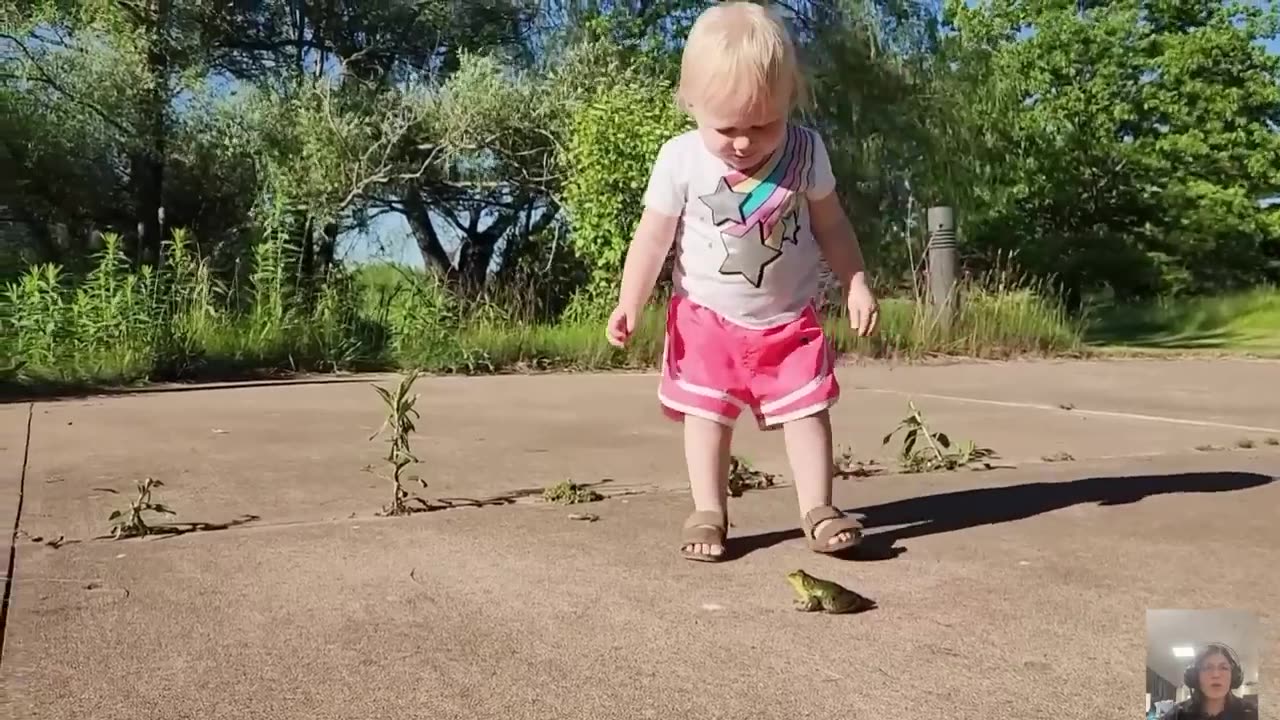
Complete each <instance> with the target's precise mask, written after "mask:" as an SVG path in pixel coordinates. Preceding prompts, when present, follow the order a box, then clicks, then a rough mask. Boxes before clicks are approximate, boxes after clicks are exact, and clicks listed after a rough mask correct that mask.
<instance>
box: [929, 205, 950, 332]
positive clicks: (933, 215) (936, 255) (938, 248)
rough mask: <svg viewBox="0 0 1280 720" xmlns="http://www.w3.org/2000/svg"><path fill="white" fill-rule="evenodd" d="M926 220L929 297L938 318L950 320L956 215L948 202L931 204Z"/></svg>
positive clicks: (945, 321)
mask: <svg viewBox="0 0 1280 720" xmlns="http://www.w3.org/2000/svg"><path fill="white" fill-rule="evenodd" d="M927 219H928V223H929V298H930V301H931V302H932V303H933V308H934V310H935V311H936V312H937V313H938V318H939V319H940V320H941V321H942V322H943V323H950V322H951V318H952V316H953V315H954V313H955V307H956V303H957V302H958V298H957V297H956V215H955V210H954V208H951V207H949V206H941V207H931V208H929V210H928V213H927Z"/></svg>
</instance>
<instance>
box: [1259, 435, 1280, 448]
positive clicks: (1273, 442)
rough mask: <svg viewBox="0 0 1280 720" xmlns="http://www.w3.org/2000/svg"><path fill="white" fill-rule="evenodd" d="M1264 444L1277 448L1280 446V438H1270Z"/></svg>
mask: <svg viewBox="0 0 1280 720" xmlns="http://www.w3.org/2000/svg"><path fill="white" fill-rule="evenodd" d="M1262 442H1264V443H1266V444H1268V445H1270V446H1272V447H1275V446H1276V445H1280V438H1276V437H1269V438H1267V439H1266V440H1263V441H1262Z"/></svg>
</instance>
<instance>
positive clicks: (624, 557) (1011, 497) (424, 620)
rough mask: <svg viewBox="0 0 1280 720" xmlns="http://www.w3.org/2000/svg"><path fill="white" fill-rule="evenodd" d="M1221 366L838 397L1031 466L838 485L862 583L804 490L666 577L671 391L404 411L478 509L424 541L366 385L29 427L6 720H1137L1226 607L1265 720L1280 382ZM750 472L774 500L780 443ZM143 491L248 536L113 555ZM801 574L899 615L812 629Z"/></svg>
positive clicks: (753, 448) (236, 395)
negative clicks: (807, 536) (1258, 663)
mask: <svg viewBox="0 0 1280 720" xmlns="http://www.w3.org/2000/svg"><path fill="white" fill-rule="evenodd" d="M1214 362H1215V363H1216V364H1215V365H1212V366H1210V365H1198V364H1195V363H1190V364H1188V363H1185V362H1168V361H1154V362H1145V361H1144V362H1137V361H1132V362H1130V361H1125V362H1110V363H1008V364H986V363H975V364H957V365H950V366H942V367H915V366H913V367H895V368H891V367H889V366H883V365H871V366H866V367H850V368H845V369H843V370H842V371H841V380H842V382H843V383H844V385H845V387H846V396H845V399H844V400H843V401H842V403H841V405H840V406H838V408H839V409H838V411H837V413H836V417H835V423H836V428H837V433H838V439H837V442H841V443H845V444H851V445H852V446H853V447H854V448H855V450H856V451H857V452H858V454H859V456H860V457H862V458H870V457H876V456H881V457H882V458H883V459H885V460H886V461H887V457H885V456H887V455H888V453H886V452H884V451H882V449H881V448H880V447H879V444H878V443H879V437H880V436H881V435H883V434H884V433H885V432H887V431H888V429H889V427H890V426H892V424H893V423H894V422H895V421H896V420H897V419H898V418H900V417H901V416H902V415H904V414H905V410H906V399H907V397H914V398H916V400H917V404H918V405H920V406H921V407H922V408H923V409H924V411H925V414H926V417H927V418H928V419H929V420H931V421H933V422H934V423H936V427H937V428H938V429H942V430H945V431H947V432H948V433H949V434H951V435H952V436H953V437H955V438H958V439H965V438H973V439H975V440H977V441H979V443H980V444H983V445H988V446H991V447H993V448H995V449H996V450H997V451H999V452H1000V454H1001V456H1002V457H1003V458H1004V459H1005V460H1007V461H1009V462H1010V463H1012V464H1015V465H1016V467H1015V468H1014V469H1008V470H997V471H991V472H983V473H974V472H960V473H952V474H944V475H927V476H884V477H877V478H871V479H866V480H842V481H839V482H838V484H837V494H836V499H837V501H838V504H840V505H841V507H844V508H846V509H850V510H857V511H859V512H861V513H863V514H864V515H865V516H866V521H865V522H866V524H867V525H868V527H869V537H868V540H867V545H868V553H867V557H868V558H878V559H879V561H872V560H867V561H862V562H851V561H847V560H840V559H836V558H829V557H820V556H816V555H813V554H812V553H809V552H807V551H806V550H805V549H804V546H803V544H802V541H801V540H800V539H799V534H798V532H797V530H796V524H797V519H798V518H797V508H796V507H795V500H794V494H793V493H792V491H791V489H790V488H789V487H785V486H784V487H778V488H775V489H772V490H767V491H758V492H751V493H748V494H747V495H745V496H744V497H742V498H740V499H735V500H733V501H731V514H732V519H733V521H734V524H735V527H734V529H733V534H734V537H735V538H737V539H738V541H737V543H736V547H737V552H738V554H739V557H738V558H737V559H735V560H733V561H732V562H728V563H724V564H721V565H706V564H693V563H688V562H684V561H682V560H680V559H679V557H678V555H677V554H676V552H675V546H674V544H675V540H676V534H677V532H678V525H679V522H680V521H681V519H682V517H683V515H684V513H686V512H687V511H688V501H687V498H686V496H685V494H684V493H683V491H682V490H683V485H684V479H683V475H682V469H681V465H682V460H681V453H680V447H679V444H678V427H677V426H674V425H671V424H668V423H667V422H666V421H664V420H662V419H661V418H660V417H659V416H657V415H656V408H655V407H654V405H653V403H654V397H653V393H654V378H651V377H644V376H637V375H618V376H606V375H585V376H543V377H494V378H426V379H423V380H421V381H419V386H418V389H419V391H420V392H422V394H423V399H422V400H421V401H420V407H421V410H422V412H423V418H422V420H421V421H420V422H419V428H420V433H419V437H417V438H415V449H416V451H417V453H418V455H419V457H420V458H421V459H422V460H423V461H424V465H423V466H422V467H421V468H420V471H421V472H422V473H423V475H424V477H426V479H427V480H428V481H429V482H430V483H431V487H430V488H429V489H428V490H427V491H425V493H424V494H425V495H426V496H427V497H429V498H432V499H438V498H443V497H449V498H455V502H457V503H460V504H461V503H462V499H463V498H466V499H470V500H473V501H477V502H476V504H478V505H480V507H467V506H460V507H459V508H458V509H454V510H448V511H441V512H433V513H425V514H419V515H416V516H414V517H411V518H405V519H383V518H377V517H373V516H372V513H373V512H374V511H376V509H377V508H378V506H379V505H381V504H382V503H383V502H385V500H386V495H387V492H386V488H385V486H384V485H383V484H382V483H381V482H380V481H378V480H376V479H375V478H373V477H371V476H369V475H367V474H366V473H363V472H361V468H362V467H363V466H364V465H366V464H369V463H376V462H377V461H378V452H379V451H380V450H381V446H380V445H378V444H376V443H371V442H369V441H368V440H367V438H368V435H369V434H370V433H371V432H372V431H373V430H374V429H375V428H376V425H377V423H378V422H379V420H380V417H379V412H380V409H379V406H378V400H377V398H376V396H375V395H374V394H373V392H372V390H371V389H369V388H368V386H367V385H365V384H361V383H344V384H340V385H332V386H317V385H311V386H300V387H289V386H281V387H270V388H260V389H253V388H245V389H225V390H207V391H196V392H182V393H147V394H139V395H133V396H127V397H114V398H109V399H102V398H90V399H84V400H71V401H64V402H56V403H41V404H38V405H37V406H36V407H35V422H34V430H33V436H32V442H31V459H30V463H29V467H28V481H27V495H26V498H25V505H24V510H23V518H22V528H23V530H24V531H25V532H27V533H30V534H32V535H39V536H56V535H64V536H66V538H67V539H68V540H71V541H72V544H68V545H64V546H62V547H61V548H60V549H53V548H50V547H48V546H46V545H42V544H39V543H34V542H30V541H22V542H20V543H19V545H18V548H17V550H18V555H17V572H16V583H15V585H14V605H13V613H12V615H11V618H10V622H9V627H8V628H7V629H6V636H7V640H6V644H5V650H4V657H3V659H2V667H0V676H3V693H4V694H5V696H6V697H5V698H3V702H0V714H2V713H3V712H6V708H8V709H9V710H8V711H10V712H11V713H12V717H14V718H24V719H26V718H30V719H31V720H43V719H45V718H59V719H63V718H66V719H78V718H93V719H95V720H96V719H98V718H124V717H131V718H132V717H157V718H161V717H163V718H418V717H428V718H453V717H457V718H463V717H467V718H489V717H494V718H497V717H515V718H602V717H603V718H633V717H635V718H644V717H653V718H669V717H683V716H688V717H699V718H719V717H723V718H730V717H733V718H739V717H758V718H794V717H815V718H817V717H826V716H828V715H832V714H837V713H838V714H840V715H842V716H849V717H880V716H885V717H891V718H897V717H902V718H908V717H910V718H918V717H949V718H992V717H1010V718H1015V717H1016V718H1022V717H1034V716H1037V715H1039V716H1045V715H1051V716H1055V717H1056V716H1072V717H1091V718H1092V717H1097V718H1113V717H1114V718H1124V717H1130V718H1132V717H1135V716H1136V714H1137V713H1139V712H1140V706H1141V699H1142V693H1143V680H1144V674H1143V673H1144V670H1143V668H1144V660H1143V658H1144V657H1145V647H1144V637H1143V633H1144V630H1145V615H1144V612H1145V609H1146V608H1148V607H1218V606H1231V607H1246V608H1251V609H1253V610H1255V611H1257V612H1259V613H1260V617H1261V620H1262V626H1263V631H1264V635H1265V642H1266V644H1265V646H1264V651H1263V653H1262V656H1263V661H1264V667H1263V669H1262V686H1263V697H1262V707H1263V717H1280V715H1278V714H1277V713H1276V712H1275V707H1276V705H1275V703H1274V701H1272V698H1278V697H1280V683H1277V682H1276V680H1275V678H1274V673H1273V672H1271V670H1270V668H1271V667H1274V662H1275V658H1277V657H1280V655H1278V654H1277V651H1280V642H1278V640H1280V637H1277V635H1276V633H1275V624H1276V615H1275V611H1276V608H1277V607H1280V602H1278V601H1280V579H1278V576H1277V573H1275V572H1274V566H1275V557H1276V553H1277V551H1278V550H1280V530H1277V529H1275V526H1274V519H1275V517H1276V515H1277V513H1276V508H1280V483H1276V482H1274V479H1275V476H1276V475H1277V474H1280V448H1274V447H1271V446H1268V445H1266V444H1265V439H1266V438H1267V437H1270V436H1271V435H1272V433H1271V431H1272V430H1275V432H1274V435H1275V436H1277V437H1280V411H1278V410H1276V409H1274V405H1275V401H1274V400H1268V397H1267V393H1266V391H1265V388H1266V387H1268V386H1269V387H1271V388H1274V387H1276V386H1277V382H1276V380H1277V379H1280V364H1277V363H1270V364H1268V363H1252V362H1245V361H1241V362H1236V361H1214ZM984 377H985V378H986V380H985V381H984V380H983V378H984ZM1268 383H1269V385H1268ZM1272 397H1274V393H1272ZM1060 405H1072V406H1074V409H1073V410H1063V409H1062V408H1061V407H1059V406H1060ZM20 410H21V412H19V411H20ZM17 414H21V415H22V416H23V418H24V420H23V421H24V422H25V407H22V408H19V407H18V406H3V407H0V420H3V421H4V422H5V423H6V424H5V428H6V430H5V431H6V432H9V430H8V429H7V428H8V425H12V424H13V422H12V416H15V415H17ZM1243 438H1251V439H1254V440H1255V441H1256V442H1257V444H1258V447H1257V448H1255V449H1252V450H1224V451H1220V452H1200V451H1196V450H1195V449H1194V448H1195V447H1196V446H1203V445H1210V444H1213V445H1221V446H1224V447H1231V446H1233V445H1234V444H1235V442H1236V441H1237V440H1240V439H1243ZM12 444H13V443H12V442H10V441H9V439H8V435H6V436H5V440H4V442H0V445H3V446H4V447H5V448H6V451H5V452H6V454H5V455H4V456H2V457H0V460H2V461H3V462H5V463H7V464H12V463H11V462H10V455H11V454H12V453H11V449H12V448H11V446H12ZM738 450H739V451H740V452H742V453H743V454H746V455H748V456H749V457H751V458H752V459H753V460H755V461H756V463H757V464H759V465H761V466H763V467H765V468H766V469H769V470H774V471H778V472H783V471H784V470H785V467H786V465H785V456H784V455H783V453H782V447H781V438H780V437H779V434H778V433H769V434H763V435H762V434H759V433H757V432H755V431H754V430H748V431H746V432H744V433H743V437H741V438H740V440H739V445H738ZM1054 452H1068V453H1070V454H1071V455H1073V456H1075V457H1076V458H1077V461H1076V462H1071V463H1054V464H1047V463H1043V462H1040V461H1039V458H1040V457H1041V456H1042V455H1046V454H1050V453H1054ZM146 475H150V476H153V477H157V478H160V479H163V480H164V481H165V482H166V483H167V485H168V487H166V488H163V489H162V490H161V491H160V492H159V493H158V495H159V498H158V499H161V500H163V501H164V502H166V503H169V504H171V505H173V506H174V508H175V509H177V510H178V511H179V513H180V515H179V516H178V517H177V518H176V520H178V521H186V522H204V523H213V524H227V523H235V522H237V521H245V522H243V524H238V525H234V526H233V527H231V528H230V529H227V530H221V531H213V532H197V533H191V534H186V535H180V536H167V537H161V538H154V539H146V540H138V541H132V540H131V541H122V542H111V541H104V540H94V539H93V537H94V536H95V535H98V534H101V533H102V532H103V531H105V529H106V525H105V522H104V521H105V518H106V514H107V513H108V512H109V511H110V509H111V508H113V507H117V506H120V505H122V504H123V503H124V502H125V501H126V500H125V495H123V494H122V495H117V494H115V493H112V492H110V491H112V490H114V491H117V492H121V493H125V494H127V490H128V486H129V484H131V483H132V481H133V480H134V479H135V478H140V477H142V476H146ZM3 477H4V478H5V479H4V480H3V482H4V483H5V485H4V488H3V490H4V494H5V496H6V501H8V500H9V497H8V496H10V495H13V493H14V486H13V485H12V483H11V482H10V481H9V479H8V477H9V476H8V475H7V474H6V475H4V476H3ZM566 478H572V479H574V480H576V481H578V482H599V481H601V480H605V479H608V480H610V482H606V483H603V484H601V485H599V486H598V487H599V488H600V489H601V490H602V491H604V492H606V493H609V494H612V495H614V497H611V498H610V499H608V500H606V501H605V502H602V503H598V504H594V505H591V506H589V507H588V508H587V509H588V510H589V511H590V512H594V513H597V514H599V515H600V516H601V520H600V521H599V522H596V523H584V522H575V521H572V520H569V519H568V518H567V514H568V513H569V512H570V510H567V509H565V508H561V507H555V506H548V505H545V504H541V503H538V502H536V501H535V500H534V498H533V497H532V496H531V495H532V493H533V492H534V491H535V490H537V489H538V488H541V487H542V486H545V485H547V484H549V483H552V482H558V481H559V480H561V479H566ZM95 488H98V489H96V490H95ZM353 514H354V517H352V515H353ZM9 519H10V521H11V520H12V516H11V515H10V517H9ZM76 541H79V542H76ZM796 567H804V568H805V569H807V570H808V571H810V572H811V573H814V574H817V575H819V576H822V577H829V578H832V579H836V580H839V581H841V582H843V583H845V584H847V585H848V586H850V587H852V588H854V589H857V590H858V591H859V592H862V593H863V594H866V595H869V596H871V597H873V598H875V599H876V600H878V601H879V603H880V608H879V609H877V610H875V611H873V612H870V613H866V614H863V615H858V616H843V617H825V616H816V615H806V614H802V613H797V612H794V611H793V610H791V609H790V605H789V603H790V596H789V592H790V591H789V589H788V588H787V586H786V583H785V581H784V580H783V576H784V575H785V573H786V572H788V571H789V570H791V569H794V568H796Z"/></svg>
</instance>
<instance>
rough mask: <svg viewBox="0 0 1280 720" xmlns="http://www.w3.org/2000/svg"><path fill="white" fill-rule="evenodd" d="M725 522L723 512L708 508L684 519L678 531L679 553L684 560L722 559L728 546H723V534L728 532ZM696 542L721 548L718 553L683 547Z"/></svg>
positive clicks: (715, 560) (707, 560)
mask: <svg viewBox="0 0 1280 720" xmlns="http://www.w3.org/2000/svg"><path fill="white" fill-rule="evenodd" d="M727 524H728V522H727V521H726V519H725V514H724V513H718V512H712V511H710V510H702V511H698V512H695V513H693V514H692V515H690V516H689V517H688V519H687V520H685V521H684V528H683V530H682V531H681V533H680V554H681V555H683V556H684V557H685V559H686V560H696V561H698V562H720V561H721V560H723V559H724V555H725V553H726V552H728V548H727V547H726V546H725V536H726V535H727V534H728V532H727V531H726V530H725V526H726V525H727ZM698 544H702V545H719V546H720V547H721V548H722V549H721V551H720V554H719V555H710V554H704V553H698V552H691V551H689V550H686V549H685V547H686V546H688V545H698Z"/></svg>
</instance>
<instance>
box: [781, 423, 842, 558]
mask: <svg viewBox="0 0 1280 720" xmlns="http://www.w3.org/2000/svg"><path fill="white" fill-rule="evenodd" d="M782 432H783V436H784V438H785V440H786V444H787V459H788V460H789V461H790V463H791V473H792V475H793V476H794V478H795V483H796V500H798V501H799V503H800V514H801V515H802V516H803V515H807V514H808V513H809V512H810V511H811V510H813V509H814V508H818V507H823V506H826V505H830V504H831V480H832V477H833V476H834V470H835V469H834V467H833V465H834V463H833V462H832V458H831V413H830V412H828V411H827V410H823V411H822V412H820V413H818V414H816V415H809V416H808V417H803V418H800V419H798V420H792V421H791V422H789V423H786V424H785V425H783V426H782ZM828 522H831V521H830V520H823V521H821V522H819V523H818V524H817V525H816V526H815V527H814V529H813V531H814V535H815V536H816V535H817V534H818V533H819V532H821V531H822V528H823V526H825V525H826V524H827V523H828ZM853 538H854V536H853V534H852V533H850V532H848V531H843V532H840V533H837V534H836V535H834V536H832V537H831V538H830V539H829V540H828V541H827V544H828V545H829V546H831V545H836V544H839V543H845V542H848V541H850V540H852V539H853Z"/></svg>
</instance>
